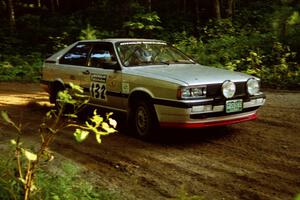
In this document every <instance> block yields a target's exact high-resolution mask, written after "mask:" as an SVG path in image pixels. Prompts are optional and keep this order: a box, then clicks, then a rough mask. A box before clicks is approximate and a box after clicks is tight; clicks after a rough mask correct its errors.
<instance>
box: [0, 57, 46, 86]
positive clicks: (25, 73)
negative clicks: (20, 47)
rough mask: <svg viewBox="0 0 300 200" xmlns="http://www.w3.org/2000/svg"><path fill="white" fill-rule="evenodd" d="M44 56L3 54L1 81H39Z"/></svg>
mask: <svg viewBox="0 0 300 200" xmlns="http://www.w3.org/2000/svg"><path fill="white" fill-rule="evenodd" d="M42 62H43V59H42V56H41V55H40V54H39V53H32V54H30V55H25V56H21V55H13V56H12V55H2V57H1V60H0V81H31V82H32V81H38V80H39V79H40V74H41V67H42Z"/></svg>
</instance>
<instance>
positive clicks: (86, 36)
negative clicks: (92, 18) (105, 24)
mask: <svg viewBox="0 0 300 200" xmlns="http://www.w3.org/2000/svg"><path fill="white" fill-rule="evenodd" d="M96 32H97V31H96V30H95V29H94V28H93V27H91V25H90V24H88V25H87V27H86V29H83V30H81V32H80V36H79V39H81V40H95V39H97V37H96Z"/></svg>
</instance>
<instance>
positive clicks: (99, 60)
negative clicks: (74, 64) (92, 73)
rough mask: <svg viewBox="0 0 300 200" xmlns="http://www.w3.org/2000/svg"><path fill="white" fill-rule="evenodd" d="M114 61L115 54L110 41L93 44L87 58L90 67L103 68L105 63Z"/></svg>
mask: <svg viewBox="0 0 300 200" xmlns="http://www.w3.org/2000/svg"><path fill="white" fill-rule="evenodd" d="M115 61H116V56H115V54H114V50H113V45H112V44H111V43H98V44H94V46H93V49H92V52H91V54H90V59H89V66H90V67H97V68H103V67H104V66H105V65H107V64H109V63H112V62H115Z"/></svg>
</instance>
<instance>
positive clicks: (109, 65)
mask: <svg viewBox="0 0 300 200" xmlns="http://www.w3.org/2000/svg"><path fill="white" fill-rule="evenodd" d="M103 68H104V69H113V70H120V69H121V68H120V65H119V63H118V62H117V61H110V62H104V63H103Z"/></svg>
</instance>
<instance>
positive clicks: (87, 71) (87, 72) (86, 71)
mask: <svg viewBox="0 0 300 200" xmlns="http://www.w3.org/2000/svg"><path fill="white" fill-rule="evenodd" d="M82 73H83V74H84V75H89V74H90V71H89V70H85V71H83V72H82Z"/></svg>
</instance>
